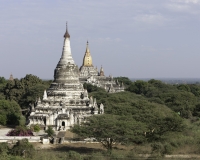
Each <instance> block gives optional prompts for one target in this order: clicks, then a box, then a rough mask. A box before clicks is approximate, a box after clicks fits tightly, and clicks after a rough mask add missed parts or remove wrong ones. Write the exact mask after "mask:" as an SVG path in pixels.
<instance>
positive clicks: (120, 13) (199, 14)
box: [0, 0, 200, 79]
mask: <svg viewBox="0 0 200 160" xmlns="http://www.w3.org/2000/svg"><path fill="white" fill-rule="evenodd" d="M0 17H1V18H0V23H1V26H0V57H1V58H0V76H3V77H5V78H9V76H10V74H11V73H12V74H13V76H14V77H15V78H19V79H20V78H22V77H24V76H25V75H26V74H33V75H36V76H38V77H40V78H42V79H52V78H53V73H54V69H55V67H56V65H57V63H58V61H59V59H60V57H61V54H62V47H63V40H64V39H63V35H64V32H65V28H66V21H68V29H69V33H70V35H71V39H70V40H71V49H72V56H73V58H74V61H75V63H76V64H77V65H78V66H79V67H80V66H81V65H82V59H83V56H84V54H85V48H86V42H87V40H88V41H89V48H90V52H91V55H92V58H93V65H94V66H95V67H96V66H97V67H98V69H100V67H101V65H102V66H103V68H104V71H105V74H106V75H107V76H108V75H110V74H112V75H113V76H114V77H117V76H125V77H133V78H135V77H140V78H148V77H153V78H154V79H158V77H166V78H193V77H195V78H200V74H197V73H199V68H200V63H199V59H200V54H199V53H200V45H199V42H200V32H199V27H200V0H166V1H160V0H151V1H149V0H140V1H138V0H124V1H121V0H110V1H106V0H102V1H97V0H85V1H83V0H68V1H63V0H58V1H40V0H35V1H26V0H18V1H14V0H11V1H6V0H0Z"/></svg>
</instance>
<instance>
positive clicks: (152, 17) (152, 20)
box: [133, 14, 167, 25]
mask: <svg viewBox="0 0 200 160" xmlns="http://www.w3.org/2000/svg"><path fill="white" fill-rule="evenodd" d="M133 20H134V21H136V22H139V23H140V22H141V23H146V24H155V25H162V24H163V23H164V22H165V21H166V20H167V19H166V18H165V17H164V16H162V15H161V14H141V15H136V16H135V17H134V18H133Z"/></svg>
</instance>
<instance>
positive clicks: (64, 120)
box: [28, 29, 104, 130]
mask: <svg viewBox="0 0 200 160" xmlns="http://www.w3.org/2000/svg"><path fill="white" fill-rule="evenodd" d="M103 113H104V106H103V104H101V105H100V106H98V105H97V103H96V99H93V98H92V97H90V99H89V98H88V92H87V90H85V89H84V88H83V85H82V83H80V81H79V69H78V66H77V65H76V64H75V62H74V60H73V58H72V54H71V47H70V35H69V33H68V29H66V33H65V34H64V45H63V51H62V56H61V58H60V61H59V62H58V64H57V66H56V68H55V70H54V81H53V83H52V84H51V86H50V88H49V89H48V90H47V91H46V90H45V91H44V95H43V99H42V101H41V100H40V98H38V100H37V101H36V103H35V104H31V113H30V116H29V118H28V119H29V124H28V125H32V124H39V125H41V126H43V127H45V128H46V127H47V126H51V127H52V128H54V129H55V130H67V129H69V128H70V126H73V125H74V124H80V123H81V122H83V121H85V118H86V117H88V116H91V115H93V114H103Z"/></svg>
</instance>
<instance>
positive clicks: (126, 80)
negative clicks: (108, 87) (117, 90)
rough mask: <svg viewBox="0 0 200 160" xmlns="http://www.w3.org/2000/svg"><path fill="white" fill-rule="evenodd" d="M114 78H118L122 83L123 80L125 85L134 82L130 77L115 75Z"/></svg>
mask: <svg viewBox="0 0 200 160" xmlns="http://www.w3.org/2000/svg"><path fill="white" fill-rule="evenodd" d="M114 80H118V82H119V83H120V84H121V83H122V82H123V84H124V85H125V86H129V85H131V84H132V81H131V80H130V79H129V78H128V77H115V78H114Z"/></svg>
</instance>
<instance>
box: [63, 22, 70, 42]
mask: <svg viewBox="0 0 200 160" xmlns="http://www.w3.org/2000/svg"><path fill="white" fill-rule="evenodd" d="M64 38H70V35H69V32H68V27H67V22H66V32H65V34H64Z"/></svg>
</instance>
